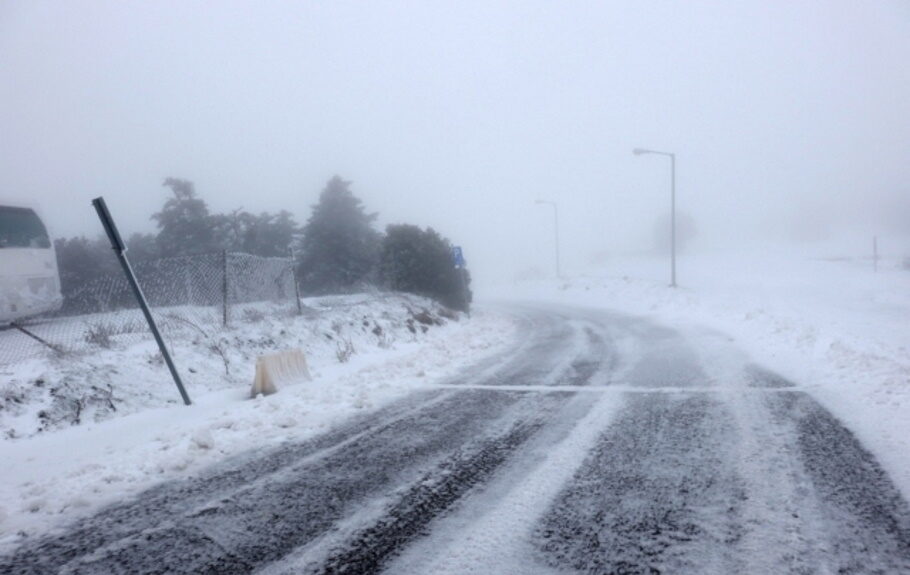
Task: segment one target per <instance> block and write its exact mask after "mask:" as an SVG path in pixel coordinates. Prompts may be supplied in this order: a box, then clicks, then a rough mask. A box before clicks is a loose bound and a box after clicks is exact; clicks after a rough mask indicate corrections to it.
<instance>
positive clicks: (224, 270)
mask: <svg viewBox="0 0 910 575" xmlns="http://www.w3.org/2000/svg"><path fill="white" fill-rule="evenodd" d="M227 257H228V256H227V250H221V310H222V314H221V315H222V317H221V325H222V326H224V327H227V324H228V266H227Z"/></svg>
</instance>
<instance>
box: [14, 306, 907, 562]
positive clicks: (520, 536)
mask: <svg viewBox="0 0 910 575" xmlns="http://www.w3.org/2000/svg"><path fill="white" fill-rule="evenodd" d="M507 311H508V313H511V314H514V315H515V316H516V317H517V321H518V322H520V328H521V329H520V333H521V337H520V338H519V340H518V341H517V342H516V345H515V346H514V347H513V348H512V349H510V350H509V351H507V352H505V353H503V354H501V355H499V356H496V357H492V358H489V359H487V360H485V361H483V362H482V363H480V364H478V365H475V366H473V367H472V368H470V369H469V370H467V371H466V372H464V373H462V374H460V375H459V376H457V377H454V378H450V379H447V380H444V381H438V382H433V383H430V384H428V385H427V386H426V389H425V390H422V391H418V392H415V393H413V394H411V395H409V396H408V397H406V398H405V399H403V400H400V401H398V402H397V403H394V404H392V405H390V406H387V407H385V408H383V409H381V410H378V411H376V412H373V413H371V414H368V415H364V416H361V417H358V418H355V419H353V420H349V421H348V422H346V423H345V424H343V425H341V426H339V427H337V428H335V429H334V430H332V431H331V432H329V433H327V434H325V435H322V436H320V437H317V438H315V439H312V440H309V441H306V442H303V443H294V444H287V445H284V446H282V447H279V448H276V449H274V450H272V451H270V452H268V453H255V454H248V455H244V456H241V457H235V458H233V459H232V460H229V461H227V462H224V463H223V464H221V465H219V466H217V467H216V468H213V469H211V470H209V471H208V472H206V473H203V474H201V475H199V476H197V477H194V478H191V479H187V480H181V481H176V482H171V483H166V484H162V485H160V486H158V487H156V488H154V489H151V490H149V491H147V492H145V493H143V494H141V495H139V496H137V497H136V498H135V499H132V500H130V501H127V502H123V503H120V504H117V505H114V506H111V507H109V508H107V509H105V510H103V511H102V512H100V513H98V514H97V515H95V516H92V517H86V518H83V519H81V520H79V521H78V522H77V523H76V524H74V525H71V526H70V527H68V528H65V529H63V530H60V531H58V532H56V533H54V534H50V535H47V536H45V537H43V538H33V539H31V540H26V542H24V543H23V544H22V545H21V546H20V547H19V548H18V549H17V550H16V551H15V552H14V553H13V554H12V555H8V556H4V557H0V573H55V572H63V573H179V572H186V573H206V572H211V573H216V572H217V573H240V572H251V571H261V572H264V573H373V572H379V571H387V572H390V573H405V574H410V573H414V574H418V573H421V574H423V573H503V574H507V573H572V572H581V573H730V572H735V571H739V572H745V573H838V572H839V573H900V572H910V508H908V505H907V503H906V501H905V500H904V499H903V498H902V497H901V495H900V494H899V492H898V490H897V489H895V487H894V485H893V484H892V482H891V481H890V480H889V479H888V477H887V476H886V475H885V473H884V472H883V471H882V469H881V468H880V466H879V465H878V464H877V463H876V461H875V460H874V458H873V457H872V456H871V455H870V454H869V453H868V452H867V451H866V450H865V449H864V448H863V447H862V446H861V445H860V443H859V442H858V441H857V440H856V439H855V438H854V436H853V435H852V434H851V432H850V431H849V430H848V429H846V428H845V427H844V426H843V425H841V424H840V422H839V421H838V420H837V419H835V418H834V417H833V416H832V415H831V414H830V413H828V412H827V411H826V410H825V409H824V408H823V407H821V406H820V405H819V404H818V403H816V402H815V401H814V400H813V399H812V398H811V397H810V396H809V395H807V394H806V393H805V392H804V391H803V390H801V389H800V386H799V385H798V382H789V381H786V380H784V379H782V378H780V377H778V376H776V375H774V374H773V373H770V372H768V371H766V370H764V369H762V368H761V367H759V366H756V365H754V364H752V363H751V362H750V361H749V360H748V358H747V357H746V356H745V355H744V354H743V353H742V352H740V351H739V350H737V349H736V348H735V346H734V345H733V344H732V343H731V341H730V340H729V339H728V338H727V337H725V336H724V335H723V334H720V333H716V332H711V331H704V330H686V331H676V330H673V329H669V328H666V327H662V326H658V325H656V324H653V323H650V322H648V321H645V320H642V319H638V318H633V317H628V316H623V315H618V314H613V313H608V312H603V311H593V310H580V309H570V308H558V307H547V306H534V307H511V308H508V310H507Z"/></svg>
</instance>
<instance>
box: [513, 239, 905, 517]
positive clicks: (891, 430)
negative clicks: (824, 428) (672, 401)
mask: <svg viewBox="0 0 910 575" xmlns="http://www.w3.org/2000/svg"><path fill="white" fill-rule="evenodd" d="M822 255H824V253H822ZM901 264H902V262H901V261H900V258H894V259H891V260H885V261H882V262H880V263H879V267H878V271H877V272H875V271H873V267H872V263H871V262H870V261H869V260H868V259H862V258H822V257H819V254H818V253H814V254H813V253H811V252H809V253H802V254H794V252H793V250H792V249H787V250H781V251H775V252H768V251H763V252H754V253H750V254H736V255H727V254H713V255H692V256H688V255H686V256H683V257H682V258H680V260H679V263H678V273H679V277H678V283H679V287H678V288H676V289H671V288H669V287H668V285H667V284H668V282H667V279H668V278H669V261H668V258H667V259H664V258H624V259H620V258H617V259H616V260H614V261H610V262H608V263H606V264H603V265H602V266H600V267H599V269H598V270H597V271H592V272H591V273H589V274H586V275H584V276H576V277H571V278H567V279H564V280H562V281H560V282H553V281H540V282H528V283H520V284H515V285H512V286H509V287H508V288H506V289H502V290H500V292H499V293H498V294H497V295H499V296H500V297H503V298H506V297H507V298H508V299H510V300H514V299H524V300H537V301H548V302H560V303H566V304H571V305H577V306H588V307H597V308H604V309H611V310H617V311H621V312H624V313H629V314H634V315H640V316H645V317H649V318H653V319H655V320H656V321H658V322H661V323H664V324H665V325H668V326H671V327H674V328H681V329H685V328H686V326H690V327H693V328H697V327H699V326H704V327H707V328H711V329H715V330H717V331H719V332H722V333H724V334H726V335H728V336H730V337H732V338H733V339H734V340H735V343H736V345H737V346H738V347H740V348H741V349H743V350H744V351H745V352H746V353H748V354H749V355H750V356H751V357H752V359H753V360H754V361H756V362H757V363H759V364H761V365H763V366H765V367H767V368H769V369H772V370H774V371H776V372H778V373H779V374H781V375H783V376H785V377H787V378H788V379H791V380H792V381H794V382H796V383H797V384H798V385H800V387H801V388H803V389H804V390H806V391H807V392H809V393H810V394H812V395H813V396H814V397H815V398H816V399H817V400H819V401H820V402H821V403H822V404H824V405H825V406H826V407H827V408H828V409H830V410H831V411H832V412H833V413H834V414H835V415H836V416H837V417H839V418H840V419H841V420H842V421H844V422H845V424H846V425H847V426H848V427H849V428H850V429H852V430H853V431H854V432H855V433H856V434H857V436H858V437H859V439H860V440H861V441H862V442H863V444H864V445H865V446H866V447H867V448H868V449H869V450H870V451H872V452H873V454H874V455H875V456H876V457H877V458H878V460H879V461H880V462H881V463H882V464H883V466H884V468H885V469H886V471H887V472H888V473H889V475H891V477H892V479H893V480H894V481H895V483H896V484H898V485H899V487H900V489H901V490H902V491H903V494H904V496H905V497H906V498H907V499H910V456H908V454H910V270H907V269H904V268H903V267H902V265H901ZM644 278H648V279H644Z"/></svg>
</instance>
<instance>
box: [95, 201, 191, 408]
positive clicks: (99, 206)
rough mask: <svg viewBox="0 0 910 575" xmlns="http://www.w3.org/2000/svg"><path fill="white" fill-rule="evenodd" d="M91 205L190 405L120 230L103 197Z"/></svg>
mask: <svg viewBox="0 0 910 575" xmlns="http://www.w3.org/2000/svg"><path fill="white" fill-rule="evenodd" d="M92 205H93V206H95V211H96V212H98V217H99V218H100V219H101V224H102V225H103V226H104V231H105V232H106V233H107V237H108V239H109V240H110V241H111V247H112V248H114V253H116V254H117V259H118V260H120V265H121V266H122V267H123V273H124V274H126V279H127V281H128V282H129V284H130V287H131V288H133V295H135V296H136V300H137V301H138V302H139V307H140V308H142V313H143V315H145V321H147V322H148V324H149V329H150V330H152V335H154V336H155V341H156V342H157V343H158V349H160V350H161V355H162V356H163V357H164V362H165V363H166V364H167V368H168V369H169V370H170V372H171V377H173V378H174V383H176V384H177V389H178V390H179V391H180V397H182V398H183V403H184V404H186V405H190V404H191V403H192V402H191V401H190V396H189V395H187V394H186V389H184V388H183V382H182V381H180V374H179V373H177V368H176V367H175V366H174V362H173V361H172V360H171V354H170V353H169V352H168V350H167V346H166V345H164V340H163V339H161V333H160V332H159V331H158V326H157V325H156V324H155V318H153V317H152V312H151V310H149V306H148V302H147V301H146V300H145V295H144V294H143V293H142V288H141V287H139V282H138V281H137V280H136V274H134V273H133V267H132V266H131V265H130V262H129V260H128V259H126V244H124V243H123V239H122V238H121V237H120V232H118V231H117V226H116V225H115V224H114V219H113V218H112V217H111V213H110V212H109V211H108V209H107V204H105V203H104V198H102V197H98V198H95V199H94V200H92Z"/></svg>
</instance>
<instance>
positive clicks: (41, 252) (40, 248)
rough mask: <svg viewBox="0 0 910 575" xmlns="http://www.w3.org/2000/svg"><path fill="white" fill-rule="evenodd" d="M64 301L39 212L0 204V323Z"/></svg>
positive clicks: (52, 247)
mask: <svg viewBox="0 0 910 575" xmlns="http://www.w3.org/2000/svg"><path fill="white" fill-rule="evenodd" d="M62 304H63V298H62V297H61V295H60V275H59V274H58V272H57V254H56V253H55V252H54V245H53V244H52V243H51V239H50V237H48V235H47V229H46V228H45V227H44V223H43V222H42V221H41V218H39V217H38V214H36V213H35V211H34V210H32V209H30V208H23V207H16V206H7V205H0V325H5V324H9V323H11V322H13V321H15V320H17V319H20V318H23V317H28V316H31V315H36V314H40V313H45V312H49V311H56V310H58V309H60V306H61V305H62Z"/></svg>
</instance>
